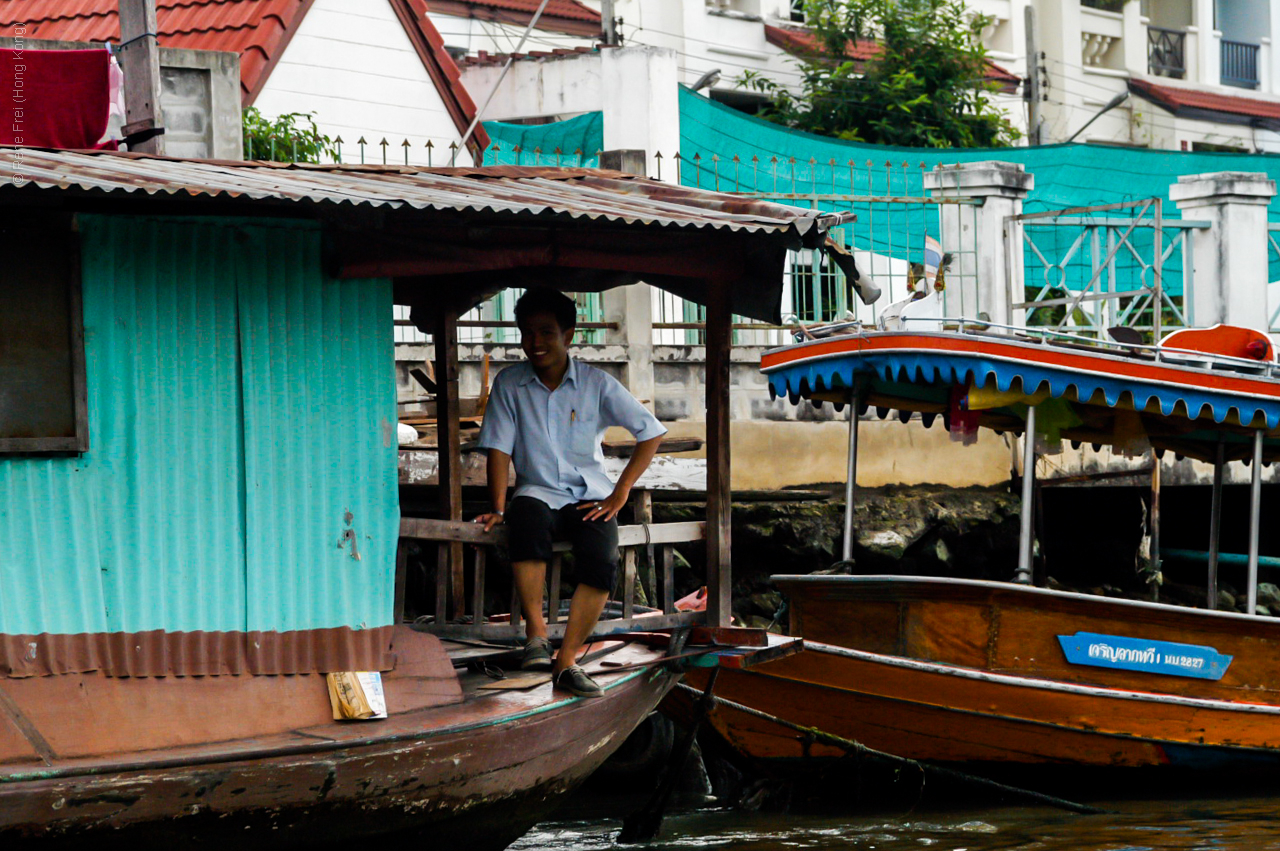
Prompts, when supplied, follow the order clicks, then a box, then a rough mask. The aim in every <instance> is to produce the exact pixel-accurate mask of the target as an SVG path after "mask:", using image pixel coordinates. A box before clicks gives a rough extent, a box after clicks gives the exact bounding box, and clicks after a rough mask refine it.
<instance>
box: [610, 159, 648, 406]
mask: <svg viewBox="0 0 1280 851" xmlns="http://www.w3.org/2000/svg"><path fill="white" fill-rule="evenodd" d="M600 167H601V168H608V169H613V170H614V171H625V172H627V173H629V174H635V175H639V176H640V177H644V176H645V175H644V171H645V153H644V151H643V150H618V151H605V152H604V153H602V154H601V155H600ZM601 303H602V306H603V308H604V321H605V322H610V323H613V324H615V325H617V328H610V329H609V330H607V331H605V332H604V342H605V345H607V346H622V348H623V349H625V350H626V353H627V358H626V364H625V365H624V366H623V368H622V383H623V384H625V385H626V386H627V389H628V390H630V391H631V395H633V396H635V397H636V398H637V399H640V400H642V401H643V402H644V405H645V407H646V408H648V409H649V410H650V411H652V410H653V405H654V380H653V289H652V288H651V287H650V286H649V285H648V284H631V285H629V286H625V287H614V288H613V289H611V290H605V291H604V292H603V293H602V294H601Z"/></svg>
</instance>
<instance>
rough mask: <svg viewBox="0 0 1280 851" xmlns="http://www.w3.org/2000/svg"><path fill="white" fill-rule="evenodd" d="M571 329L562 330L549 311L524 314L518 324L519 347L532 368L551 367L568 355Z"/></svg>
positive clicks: (571, 338)
mask: <svg viewBox="0 0 1280 851" xmlns="http://www.w3.org/2000/svg"><path fill="white" fill-rule="evenodd" d="M572 341H573V329H572V328H570V329H569V330H567V331H566V330H564V329H563V328H561V327H560V323H559V322H557V321H556V318H555V316H553V315H551V314H550V313H535V314H533V315H532V316H526V317H525V319H524V322H523V324H521V326H520V348H522V349H524V354H525V357H527V358H528V359H529V363H531V364H532V365H533V368H534V369H537V370H543V369H553V368H555V367H557V366H559V365H560V364H561V363H563V362H564V361H565V360H566V359H567V358H568V357H569V344H570V343H571V342H572Z"/></svg>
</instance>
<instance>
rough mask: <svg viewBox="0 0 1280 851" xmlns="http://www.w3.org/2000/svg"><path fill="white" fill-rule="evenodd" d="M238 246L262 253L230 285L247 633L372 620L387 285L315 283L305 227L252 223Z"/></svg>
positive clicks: (392, 520)
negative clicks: (240, 404) (239, 367)
mask: <svg viewBox="0 0 1280 851" xmlns="http://www.w3.org/2000/svg"><path fill="white" fill-rule="evenodd" d="M246 247H247V248H248V250H249V252H250V253H251V254H252V255H253V256H255V257H259V258H261V262H262V265H261V268H260V269H258V270H255V271H256V272H257V273H256V274H254V275H250V276H248V277H246V278H245V279H244V280H242V281H241V286H240V317H241V340H242V352H243V357H244V401H245V420H244V421H245V458H246V466H245V470H246V487H245V503H246V511H245V515H246V517H247V518H248V529H247V535H248V537H247V542H248V543H247V547H246V552H247V553H248V587H249V623H250V625H251V626H250V628H251V629H255V630H259V629H261V630H292V629H314V628H319V627H329V626H339V625H344V626H353V627H373V626H384V625H386V624H389V623H391V616H392V610H391V604H392V597H393V591H394V570H393V569H391V566H392V565H393V563H394V560H395V548H396V538H397V535H398V534H399V507H398V506H399V503H398V494H397V472H396V464H397V459H396V441H395V423H396V411H395V393H396V391H395V377H394V363H395V352H394V342H393V339H392V335H391V333H390V329H391V321H390V317H391V316H392V302H391V284H390V281H386V280H382V281H335V280H332V279H328V278H325V276H324V275H323V273H322V271H321V269H320V252H319V247H320V243H319V234H318V233H313V234H305V235H301V234H292V235H290V236H289V237H288V238H287V239H283V240H282V239H281V235H280V234H278V233H270V232H268V231H266V230H259V231H257V232H255V233H253V234H252V235H251V237H250V240H249V243H248V244H247V246H246ZM348 515H350V522H349V523H348V521H347V517H348ZM348 532H349V536H348ZM353 553H355V554H358V555H359V559H356V558H354V557H353Z"/></svg>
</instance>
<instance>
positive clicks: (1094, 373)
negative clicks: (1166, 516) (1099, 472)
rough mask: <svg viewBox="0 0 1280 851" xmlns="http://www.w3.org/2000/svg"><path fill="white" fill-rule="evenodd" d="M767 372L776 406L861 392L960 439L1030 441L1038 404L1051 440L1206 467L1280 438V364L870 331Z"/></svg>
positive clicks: (805, 346) (798, 353) (778, 358)
mask: <svg viewBox="0 0 1280 851" xmlns="http://www.w3.org/2000/svg"><path fill="white" fill-rule="evenodd" d="M1224 363H1229V364H1230V366H1231V368H1230V369H1225V368H1223V365H1224ZM761 368H762V370H763V371H764V372H765V374H766V375H767V376H768V379H769V390H770V393H771V395H773V396H774V397H785V398H787V399H789V400H790V401H791V402H792V404H798V403H799V402H800V401H801V400H802V399H803V400H809V401H812V402H815V403H819V404H821V403H823V402H831V403H834V404H836V405H838V406H840V407H843V404H844V403H846V402H848V401H849V399H850V398H851V389H852V388H854V387H857V388H858V390H859V399H860V401H861V405H863V406H870V407H875V408H878V409H880V410H881V411H882V412H885V411H887V410H897V411H899V412H900V415H903V418H904V419H905V414H906V413H920V414H921V415H922V418H923V419H924V420H925V422H926V425H927V424H931V423H932V421H933V419H934V418H935V417H937V416H938V415H941V416H942V417H943V418H944V421H946V422H947V424H948V426H949V427H951V428H952V429H953V430H954V428H955V425H954V424H955V422H957V421H959V420H966V421H969V422H971V423H973V424H975V425H980V426H984V427H988V428H993V429H996V430H997V431H1013V432H1021V431H1023V429H1024V425H1025V418H1026V407H1027V405H1037V406H1039V407H1038V408H1037V410H1038V416H1037V427H1038V429H1041V430H1044V431H1045V432H1046V434H1047V436H1049V437H1051V438H1066V439H1069V440H1073V441H1078V442H1084V443H1095V444H1107V445H1112V446H1122V447H1128V446H1132V445H1134V444H1135V443H1142V444H1144V445H1145V444H1146V443H1148V442H1149V445H1151V446H1154V447H1155V448H1157V449H1168V450H1171V451H1174V452H1176V453H1178V454H1180V455H1187V456H1189V457H1193V458H1202V459H1206V460H1207V459H1211V458H1212V457H1213V456H1214V454H1215V451H1216V450H1215V447H1216V444H1217V443H1218V442H1219V441H1220V440H1221V441H1222V442H1223V443H1225V444H1226V448H1227V457H1228V458H1244V457H1246V456H1248V454H1249V449H1248V447H1249V444H1250V442H1251V439H1252V434H1253V430H1254V429H1255V428H1265V429H1267V431H1268V432H1270V431H1272V430H1274V429H1276V428H1277V427H1280V380H1278V379H1277V378H1276V377H1273V374H1272V373H1273V372H1274V370H1275V365H1274V364H1271V363H1267V362H1261V361H1259V362H1254V363H1250V362H1247V361H1243V360H1239V359H1234V360H1229V361H1224V360H1222V359H1215V358H1213V357H1212V356H1209V355H1203V354H1199V353H1195V352H1189V351H1167V352H1166V351H1154V350H1152V349H1150V348H1145V347H1133V348H1132V350H1130V352H1126V351H1125V350H1123V349H1122V348H1119V347H1113V348H1110V349H1108V348H1103V347H1101V346H1096V347H1095V346H1090V345H1063V344H1060V343H1044V342H1037V341H1035V340H1034V339H1031V338H1027V337H1021V338H1019V337H1014V336H1005V335H996V334H988V333H983V334H977V333H958V332H940V333H925V332H895V331H888V332H883V331H869V332H862V333H854V334H849V335H846V336H841V337H831V338H826V339H820V340H813V341H809V342H805V343H800V344H797V345H794V346H787V347H784V348H780V349H775V350H772V351H770V352H767V353H766V354H765V356H764V358H763V359H762V363H761ZM1264 457H1266V458H1268V459H1271V458H1275V457H1280V435H1275V436H1271V435H1268V439H1267V442H1266V448H1265V449H1264Z"/></svg>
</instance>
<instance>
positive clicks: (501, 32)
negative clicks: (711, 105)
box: [432, 0, 1280, 151]
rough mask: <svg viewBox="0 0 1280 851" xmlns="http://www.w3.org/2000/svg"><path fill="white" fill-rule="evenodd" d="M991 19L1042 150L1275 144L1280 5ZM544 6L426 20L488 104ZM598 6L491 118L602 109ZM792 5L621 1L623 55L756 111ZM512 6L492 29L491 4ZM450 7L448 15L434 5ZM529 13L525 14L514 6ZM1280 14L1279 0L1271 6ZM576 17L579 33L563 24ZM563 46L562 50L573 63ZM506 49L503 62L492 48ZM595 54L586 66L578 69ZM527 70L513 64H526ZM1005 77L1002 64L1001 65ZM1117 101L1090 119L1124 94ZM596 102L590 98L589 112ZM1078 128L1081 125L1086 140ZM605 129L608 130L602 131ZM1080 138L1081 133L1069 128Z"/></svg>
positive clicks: (1109, 1)
mask: <svg viewBox="0 0 1280 851" xmlns="http://www.w3.org/2000/svg"><path fill="white" fill-rule="evenodd" d="M968 2H969V3H970V5H971V6H972V8H973V10H974V11H975V12H976V13H981V14H983V15H986V16H988V17H989V18H990V19H991V24H990V26H988V27H987V28H986V29H985V30H984V33H983V40H984V44H985V45H986V47H987V50H988V52H989V56H990V58H991V60H992V62H993V63H994V65H995V66H996V68H997V69H1000V70H1005V71H1007V72H1009V74H1010V77H1009V78H1001V80H1002V82H1004V83H1006V86H1005V90H1006V92H1005V94H1001V95H997V96H996V101H997V103H999V104H1000V105H1001V106H1002V107H1003V108H1004V109H1005V110H1006V111H1007V112H1008V114H1009V118H1010V120H1011V121H1012V122H1013V123H1014V125H1015V126H1017V127H1019V128H1021V129H1024V130H1025V129H1026V127H1027V120H1028V113H1029V111H1030V110H1029V109H1028V104H1027V103H1026V102H1025V100H1024V99H1023V94H1024V91H1023V90H1021V89H1019V90H1017V91H1014V89H1015V87H1014V86H1010V85H1008V84H1009V83H1010V82H1012V80H1011V78H1012V77H1016V78H1023V79H1024V78H1025V77H1026V76H1027V73H1028V68H1029V67H1031V68H1037V69H1038V72H1039V78H1040V81H1041V101H1040V103H1039V110H1038V114H1039V119H1040V128H1041V141H1042V143H1045V144H1051V143H1055V142H1061V141H1065V140H1067V139H1069V138H1072V137H1073V136H1074V137H1075V138H1076V139H1077V140H1078V141H1089V142H1095V143H1099V144H1119V145H1136V146H1141V147H1151V148H1161V149H1172V150H1197V149H1201V150H1223V149H1227V150H1239V151H1257V150H1267V151H1274V150H1280V135H1277V132H1276V130H1275V129H1274V128H1280V59H1277V57H1276V56H1275V51H1273V50H1272V44H1271V31H1272V20H1273V19H1275V20H1276V21H1277V22H1280V0H968ZM537 5H538V4H537V2H536V0H486V2H483V3H481V2H474V3H473V2H462V0H455V1H454V2H449V3H447V4H440V3H433V4H432V16H433V20H435V21H436V22H437V25H438V27H439V29H440V30H441V32H442V35H443V36H444V38H445V42H446V44H447V45H448V46H449V48H450V50H451V51H453V52H454V53H455V55H459V56H460V55H462V54H465V55H466V57H467V58H466V59H464V60H462V61H463V64H464V80H465V82H466V84H467V86H468V88H469V89H471V92H472V96H473V97H474V98H475V99H477V100H479V101H483V100H484V99H486V98H487V97H488V95H489V92H490V91H491V90H492V89H493V87H494V83H495V82H496V79H497V76H498V73H499V71H500V69H501V66H502V64H504V63H505V59H506V58H507V56H506V55H507V54H509V53H510V52H511V51H513V50H514V48H515V46H516V45H517V44H518V42H519V40H520V38H521V36H522V35H523V33H524V27H523V24H524V23H528V20H529V18H530V17H531V16H532V11H533V10H536V8H537ZM601 5H602V4H601V0H584V3H578V2H576V0H554V2H552V3H550V4H549V5H548V12H550V11H551V9H552V8H553V7H554V8H556V9H557V10H558V14H559V15H560V16H561V17H559V18H551V17H548V18H544V20H543V21H541V22H539V27H538V28H536V29H535V30H534V31H533V32H531V33H530V35H529V37H528V40H527V41H526V43H525V46H524V48H523V49H522V50H521V51H520V53H521V54H522V55H521V57H520V58H521V62H519V63H517V66H516V67H514V68H513V69H512V72H510V73H509V75H508V76H510V77H511V78H512V79H511V81H510V82H506V81H504V83H503V86H502V87H501V88H499V89H498V90H497V92H496V93H495V96H494V98H493V102H492V103H491V104H490V107H489V109H488V110H486V112H485V116H484V117H485V118H492V119H499V120H516V121H527V122H536V121H545V120H554V119H556V118H563V117H567V116H570V115H574V114H578V113H580V112H584V111H590V110H593V109H600V108H602V107H601V105H600V104H601V103H602V102H603V100H604V99H603V97H602V93H601V92H600V89H599V82H598V77H599V74H600V71H599V69H598V67H597V66H596V65H595V64H593V63H592V62H591V61H590V59H589V57H590V55H591V54H592V53H593V52H594V45H595V44H597V43H598V41H599V36H598V34H599V31H600V29H601V28H602V27H603V24H601V23H600V22H599V18H598V16H597V18H596V22H595V26H596V31H595V32H594V33H584V32H583V28H584V25H587V26H589V25H590V24H589V22H587V21H585V20H583V17H584V16H583V14H582V10H583V9H586V8H587V7H588V6H589V7H591V9H593V10H599V9H600V8H601ZM801 5H802V4H801V3H800V2H799V0H657V1H656V2H655V0H615V2H614V3H613V4H612V6H613V12H614V17H615V19H617V32H618V33H619V36H620V38H621V40H622V43H623V44H624V45H626V46H633V47H635V46H649V47H655V48H664V49H667V50H670V51H672V53H673V55H674V60H673V61H674V62H675V64H676V75H677V79H678V80H679V82H681V83H683V84H685V85H694V84H695V83H697V82H698V81H699V80H705V78H706V76H707V75H708V74H712V73H713V72H717V71H718V72H719V75H718V79H715V80H714V82H711V83H710V84H709V85H707V86H706V88H705V91H706V93H707V94H708V95H709V96H710V97H712V98H713V99H715V100H719V101H722V102H725V103H729V104H732V105H734V106H737V107H739V108H742V109H745V110H747V111H754V109H755V107H756V106H757V105H758V103H759V101H760V95H759V94H758V93H755V92H751V91H748V90H745V89H743V88H742V87H741V86H739V85H738V84H737V81H738V80H740V79H741V77H742V75H743V73H744V72H746V71H752V72H755V73H759V74H763V75H766V76H769V77H771V78H773V79H774V80H777V81H779V82H781V83H783V84H794V83H795V82H796V81H797V80H798V71H797V65H796V62H795V60H794V55H793V54H795V53H797V52H802V50H803V47H804V39H805V32H804V28H803V24H802V22H801V21H800V19H801V18H802V17H803V15H802V13H801V10H800V7H801ZM496 6H502V7H506V8H507V9H508V11H507V13H506V17H505V20H497V19H496V18H497V17H501V16H497V15H496V13H495V11H494V7H496ZM441 7H444V8H446V9H447V14H446V13H445V12H442V11H437V10H438V9H439V8H441ZM516 7H519V8H521V9H523V12H521V13H520V14H517V12H516V11H515V8H516ZM1028 7H1032V8H1033V9H1034V11H1035V15H1036V26H1035V35H1036V41H1037V45H1036V47H1037V51H1038V52H1040V53H1041V54H1042V56H1041V58H1040V61H1039V62H1031V63H1028V62H1027V49H1028V47H1027V27H1026V10H1027V8H1028ZM1273 7H1275V8H1274V9H1273ZM569 14H572V15H573V16H575V17H574V18H573V19H572V22H571V24H572V25H566V21H568V20H569V19H568V18H566V17H564V16H566V15H569ZM566 52H567V53H569V55H568V56H566V55H564V54H565V53H566ZM495 53H497V54H502V55H500V56H498V57H494V56H493V54H495ZM584 55H585V57H587V61H582V60H583V59H584ZM523 63H532V67H529V68H527V69H523V70H522V69H520V68H519V65H520V64H523ZM996 75H997V76H999V71H996ZM1125 93H1129V94H1130V96H1129V97H1128V98H1127V99H1126V100H1125V101H1124V102H1123V103H1121V104H1120V105H1119V106H1118V107H1114V108H1113V109H1111V110H1110V111H1108V112H1107V113H1106V114H1104V115H1102V116H1100V117H1098V118H1097V119H1096V120H1095V121H1093V123H1092V124H1089V126H1088V127H1087V129H1086V128H1085V125H1086V124H1088V123H1089V121H1090V119H1092V118H1094V117H1095V116H1096V115H1097V114H1098V113H1099V111H1101V110H1102V108H1103V107H1104V106H1105V105H1107V104H1108V103H1110V102H1111V101H1112V100H1113V99H1114V98H1116V97H1117V96H1119V95H1123V94H1125ZM593 103H594V104H596V105H593ZM1082 129H1083V132H1080V131H1081V130H1082ZM606 132H607V131H606ZM1077 133H1079V135H1078V136H1077V135H1076V134H1077Z"/></svg>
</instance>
